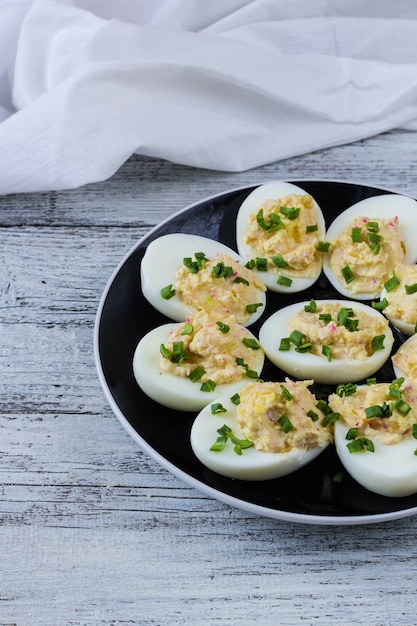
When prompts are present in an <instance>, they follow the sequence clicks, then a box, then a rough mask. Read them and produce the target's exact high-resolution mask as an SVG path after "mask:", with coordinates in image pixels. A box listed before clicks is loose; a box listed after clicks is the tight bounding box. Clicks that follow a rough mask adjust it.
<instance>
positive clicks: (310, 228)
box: [306, 224, 319, 233]
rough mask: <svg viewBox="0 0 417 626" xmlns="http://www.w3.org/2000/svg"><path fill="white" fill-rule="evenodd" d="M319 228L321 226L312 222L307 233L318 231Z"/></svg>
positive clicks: (307, 228)
mask: <svg viewBox="0 0 417 626" xmlns="http://www.w3.org/2000/svg"><path fill="white" fill-rule="evenodd" d="M318 229H319V227H318V226H317V224H310V225H309V226H307V227H306V233H316V232H317V231H318Z"/></svg>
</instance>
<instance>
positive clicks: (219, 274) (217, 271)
mask: <svg viewBox="0 0 417 626" xmlns="http://www.w3.org/2000/svg"><path fill="white" fill-rule="evenodd" d="M212 272H213V275H214V276H215V278H227V277H228V276H233V274H234V273H235V272H234V269H233V267H231V266H230V265H225V264H224V263H223V261H220V263H217V265H215V266H214V267H213V269H212Z"/></svg>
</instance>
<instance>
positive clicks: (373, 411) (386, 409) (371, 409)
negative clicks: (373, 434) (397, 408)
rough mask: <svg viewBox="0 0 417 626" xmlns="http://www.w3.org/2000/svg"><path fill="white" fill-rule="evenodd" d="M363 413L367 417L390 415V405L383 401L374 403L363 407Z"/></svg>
mask: <svg viewBox="0 0 417 626" xmlns="http://www.w3.org/2000/svg"><path fill="white" fill-rule="evenodd" d="M365 415H366V417H367V418H368V419H371V418H372V417H391V415H392V405H391V404H387V403H386V402H384V403H383V404H381V405H378V404H374V405H373V406H368V407H367V408H366V409H365Z"/></svg>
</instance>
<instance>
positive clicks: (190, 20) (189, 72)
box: [0, 0, 417, 194]
mask: <svg viewBox="0 0 417 626" xmlns="http://www.w3.org/2000/svg"><path fill="white" fill-rule="evenodd" d="M330 4H334V7H333V9H332V11H331V12H330V10H329V5H330ZM413 4H414V3H411V2H409V1H408V0H397V2H396V3H395V4H392V3H391V2H388V0H361V1H359V0H357V1H352V2H350V3H343V2H334V3H328V2H324V1H322V0H311V1H310V2H309V3H305V2H303V0H295V1H294V2H292V3H288V2H287V0H253V1H252V2H248V0H228V2H225V3H201V2H198V1H197V0H153V2H149V1H148V0H137V1H136V2H131V1H130V0H109V1H107V2H104V3H103V2H101V1H100V0H77V1H70V0H33V1H29V0H9V1H8V0H3V2H2V3H0V162H1V164H2V165H1V169H0V193H2V194H8V193H14V192H28V191H44V190H57V189H65V188H73V187H78V186H80V185H83V184H86V183H89V182H95V181H99V180H103V179H105V178H108V177H109V176H111V175H112V174H113V173H114V172H115V171H116V170H117V169H118V168H119V167H120V166H121V165H122V164H123V163H124V161H125V160H126V159H127V158H128V157H129V156H130V155H132V154H133V153H138V154H142V155H148V156H152V157H158V158H163V159H168V160H171V161H174V162H177V163H182V164H186V165H189V166H195V167H203V168H210V169H215V170H227V171H242V170H245V169H248V168H252V167H255V166H258V165H262V164H265V163H268V162H272V161H275V160H279V159H283V158H287V157H291V156H295V155H299V154H303V153H306V152H310V151H313V150H317V149H320V148H325V147H330V146H334V145H340V144H342V143H347V142H351V141H355V140H358V139H362V138H365V137H369V136H371V135H374V134H377V133H380V132H383V131H386V130H389V129H392V128H399V127H405V126H407V127H408V128H411V129H417V121H416V120H417V43H416V42H417V5H415V6H413ZM288 5H290V6H288ZM342 5H343V6H342ZM344 5H349V6H348V7H346V6H344Z"/></svg>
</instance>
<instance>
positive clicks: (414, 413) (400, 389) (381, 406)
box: [328, 383, 417, 447]
mask: <svg viewBox="0 0 417 626" xmlns="http://www.w3.org/2000/svg"><path fill="white" fill-rule="evenodd" d="M328 403H329V406H330V407H331V409H332V410H333V411H334V412H336V413H340V421H341V422H342V423H343V424H345V426H347V427H348V428H351V429H355V430H356V429H357V432H355V433H354V434H355V436H360V437H367V438H369V439H371V440H372V439H377V440H378V441H380V442H381V443H384V444H388V445H389V444H395V443H398V442H399V441H401V440H402V438H403V437H404V436H405V435H409V434H410V433H411V432H412V429H413V424H415V423H416V422H417V395H416V390H415V388H414V389H413V388H412V387H411V386H410V385H403V386H401V385H399V384H395V383H394V384H390V383H375V384H373V385H364V386H361V387H358V388H357V389H356V391H355V392H354V393H352V394H351V395H343V394H342V395H338V394H337V393H335V394H332V395H330V396H329V399H328ZM416 444H417V442H416ZM416 447H417V445H416Z"/></svg>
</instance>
